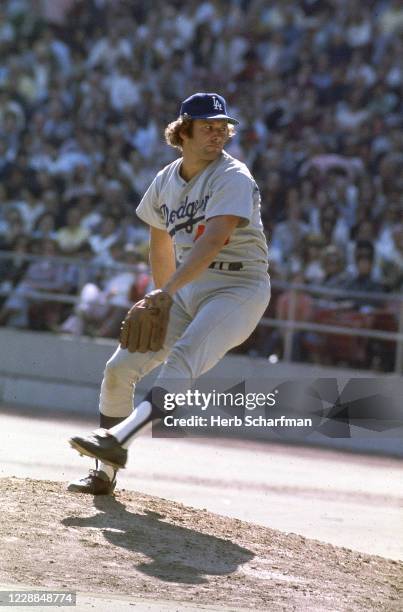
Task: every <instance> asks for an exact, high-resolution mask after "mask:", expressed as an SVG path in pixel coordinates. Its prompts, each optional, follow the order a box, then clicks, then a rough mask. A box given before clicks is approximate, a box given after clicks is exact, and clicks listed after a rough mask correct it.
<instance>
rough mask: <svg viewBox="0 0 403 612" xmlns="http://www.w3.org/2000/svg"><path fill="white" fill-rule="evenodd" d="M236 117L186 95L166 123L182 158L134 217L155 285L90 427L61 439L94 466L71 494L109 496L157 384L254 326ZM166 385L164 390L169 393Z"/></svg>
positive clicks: (246, 177) (256, 306)
mask: <svg viewBox="0 0 403 612" xmlns="http://www.w3.org/2000/svg"><path fill="white" fill-rule="evenodd" d="M236 124H238V121H236V120H235V119H233V118H231V117H230V116H228V114H227V109H226V102H225V100H224V98H223V97H222V96H220V95H218V94H216V93H196V94H194V95H192V96H190V97H189V98H187V99H186V100H185V101H184V102H183V103H182V105H181V108H180V114H179V118H178V119H177V120H175V121H174V122H172V123H170V124H169V125H168V126H167V128H166V130H165V138H166V141H167V143H168V144H169V145H171V146H173V147H176V148H178V149H179V150H180V151H181V156H180V157H179V158H178V159H176V160H175V161H174V162H172V163H171V164H169V165H168V166H166V167H165V168H163V169H162V170H161V171H160V172H159V173H158V174H157V175H156V177H155V179H154V180H153V182H152V183H151V185H150V187H149V188H148V190H147V192H146V193H145V195H144V197H143V199H142V200H141V202H140V204H139V206H138V207H137V210H136V212H137V215H138V216H139V217H140V219H142V220H143V221H145V222H146V223H147V224H148V225H149V226H150V264H151V270H152V275H153V280H154V284H155V290H154V291H152V292H150V293H149V294H147V295H146V296H145V298H144V299H143V300H141V301H140V302H138V303H137V304H135V305H134V306H133V307H132V308H131V309H130V310H129V312H128V314H127V316H126V318H125V320H124V322H123V324H122V328H121V334H120V346H119V347H118V349H117V350H116V352H115V353H114V354H113V355H112V357H111V359H110V360H109V361H108V362H107V364H106V368H105V372H104V378H103V382H102V386H101V394H100V426H101V429H98V430H95V431H94V432H93V433H92V434H90V435H89V436H87V437H80V436H76V437H74V438H72V439H71V440H70V444H71V446H72V447H73V448H75V449H76V450H78V451H79V452H80V453H81V454H84V455H88V456H90V457H95V458H96V469H95V470H91V471H90V473H89V475H88V476H86V477H84V478H82V479H80V480H76V481H74V482H72V483H70V485H69V490H70V491H76V492H82V493H90V494H94V495H97V494H110V493H112V492H113V490H114V488H115V486H116V473H117V470H118V469H119V468H122V467H125V464H126V461H127V449H128V447H129V445H130V443H131V442H132V440H133V438H134V437H135V435H136V434H137V433H138V431H139V430H140V429H141V428H143V427H144V426H145V425H146V424H148V423H150V422H151V421H153V420H155V419H160V418H162V417H163V416H164V411H163V408H162V406H161V402H158V401H156V400H155V398H156V397H158V391H161V392H164V391H170V389H169V388H167V385H168V386H169V382H168V383H167V381H172V385H173V386H172V389H174V390H175V392H177V390H178V389H177V386H176V387H175V381H176V384H177V383H178V381H181V382H182V381H188V383H189V385H190V384H191V381H194V380H195V379H197V378H198V377H199V376H200V375H202V374H203V373H204V372H207V371H208V370H209V369H210V368H212V367H213V366H214V365H215V364H216V363H217V362H218V361H219V360H220V359H221V358H222V357H223V356H224V355H225V353H226V352H227V351H228V350H230V349H231V348H233V347H235V346H237V345H239V344H241V343H242V342H243V341H244V340H245V339H246V338H248V336H249V335H250V334H251V333H252V331H253V330H254V329H255V327H256V325H257V323H258V322H259V320H260V318H261V317H262V315H263V313H264V311H265V310H266V308H267V306H268V303H269V299H270V281H269V276H268V272H267V267H268V252H267V244H266V240H265V236H264V233H263V226H262V222H261V217H260V195H259V190H258V187H257V185H256V183H255V181H254V179H253V177H252V175H251V174H250V172H249V170H248V168H247V167H246V166H245V164H243V163H241V162H240V161H238V160H236V159H234V158H233V157H231V156H230V155H228V153H226V152H225V151H224V146H225V144H226V142H227V141H228V139H229V138H230V137H231V136H232V135H233V134H234V125H236ZM159 364H163V365H162V368H161V370H160V374H159V376H158V377H157V380H156V383H155V387H153V389H152V390H150V392H149V393H148V394H147V395H146V397H145V398H144V400H143V401H141V402H140V403H139V404H138V405H137V406H136V407H135V408H134V410H133V396H134V388H135V384H136V383H137V381H138V380H140V379H141V378H142V377H143V376H144V375H145V374H147V373H148V372H150V371H151V370H152V369H153V368H155V367H156V366H158V365H159ZM171 392H172V391H171Z"/></svg>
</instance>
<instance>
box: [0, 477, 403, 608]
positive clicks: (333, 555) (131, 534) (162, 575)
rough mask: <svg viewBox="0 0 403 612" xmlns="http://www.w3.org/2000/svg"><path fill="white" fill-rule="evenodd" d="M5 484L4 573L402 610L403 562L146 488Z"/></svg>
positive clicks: (23, 580)
mask: <svg viewBox="0 0 403 612" xmlns="http://www.w3.org/2000/svg"><path fill="white" fill-rule="evenodd" d="M0 494H1V500H2V517H1V521H0V543H1V558H0V583H7V584H11V583H12V584H16V585H17V584H18V583H20V584H30V585H36V586H38V587H44V588H50V589H53V588H54V589H56V588H58V589H68V590H78V591H87V592H89V591H92V592H96V593H101V592H104V593H112V594H125V595H130V594H133V595H135V596H136V597H139V596H140V597H142V598H144V599H145V600H151V601H152V600H157V599H159V598H160V599H164V600H167V599H168V600H172V601H173V602H174V601H180V602H188V603H189V604H192V605H194V604H196V603H200V604H203V605H204V606H208V605H211V606H217V605H220V604H221V605H222V606H225V607H228V606H230V607H231V609H234V610H245V609H249V608H251V609H262V610H297V611H300V610H320V611H325V610H329V611H332V612H335V611H341V610H349V611H360V612H361V611H362V610H382V611H397V610H401V601H402V590H400V594H399V587H400V589H403V563H399V562H397V561H391V560H387V559H383V558H382V557H376V556H369V555H364V554H360V553H357V552H353V551H351V550H348V549H346V548H337V547H334V546H331V545H329V544H323V543H321V542H317V541H315V540H308V539H306V538H303V537H301V536H297V535H295V534H284V533H281V532H278V531H274V530H271V529H268V528H265V527H260V526H257V525H253V524H250V523H245V522H243V521H239V520H235V519H230V518H225V517H222V516H218V515H216V514H212V513H209V512H206V511H200V510H195V509H193V508H189V507H186V506H183V505H181V504H178V503H174V502H171V501H168V500H165V499H159V498H154V497H150V496H147V495H144V494H140V493H136V492H127V491H124V490H123V491H119V492H118V493H117V494H116V496H115V497H106V496H101V497H98V498H93V497H92V496H85V495H77V494H71V493H67V492H66V490H65V487H64V485H63V484H60V483H56V482H49V481H37V480H28V479H17V478H3V479H0ZM296 511H298V509H297V508H296Z"/></svg>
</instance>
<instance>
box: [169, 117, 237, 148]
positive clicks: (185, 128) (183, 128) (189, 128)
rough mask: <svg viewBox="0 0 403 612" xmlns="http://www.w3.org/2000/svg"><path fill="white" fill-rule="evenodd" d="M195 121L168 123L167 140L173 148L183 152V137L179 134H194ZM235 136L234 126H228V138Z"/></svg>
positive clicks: (184, 120) (186, 118) (184, 118)
mask: <svg viewBox="0 0 403 612" xmlns="http://www.w3.org/2000/svg"><path fill="white" fill-rule="evenodd" d="M193 121H194V120H193V119H191V118H190V117H179V118H178V119H175V121H172V122H171V123H168V125H167V127H166V128H165V140H166V142H167V144H169V145H170V146H171V147H175V148H176V149H179V151H182V145H183V141H182V137H181V135H180V133H179V132H184V133H185V134H186V135H187V136H189V137H190V136H192V134H193ZM234 135H235V128H234V126H233V125H232V124H230V123H229V124H228V138H232V137H233V136H234Z"/></svg>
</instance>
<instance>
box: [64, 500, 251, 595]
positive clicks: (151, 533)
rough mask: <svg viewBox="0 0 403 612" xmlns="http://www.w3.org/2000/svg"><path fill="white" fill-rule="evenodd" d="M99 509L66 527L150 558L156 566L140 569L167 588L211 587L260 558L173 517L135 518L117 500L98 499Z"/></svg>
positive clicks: (67, 521)
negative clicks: (98, 533) (94, 532)
mask: <svg viewBox="0 0 403 612" xmlns="http://www.w3.org/2000/svg"><path fill="white" fill-rule="evenodd" d="M94 506H95V507H96V508H97V509H98V510H99V511H100V512H99V513H98V514H96V515H95V516H89V517H67V518H65V519H63V520H62V521H61V522H62V524H63V525H64V526H66V527H83V528H86V527H90V528H92V529H94V528H96V529H100V530H102V533H103V535H104V537H105V538H106V540H107V541H108V542H110V543H111V544H112V545H113V546H119V547H121V548H125V549H126V550H129V551H134V552H138V553H141V554H143V555H146V556H147V557H150V558H151V559H152V561H151V562H150V563H140V564H138V565H137V566H136V569H137V570H139V571H141V572H143V573H144V574H147V575H149V576H154V577H156V578H159V579H160V580H164V581H166V582H180V583H187V584H203V583H206V582H208V580H207V578H206V576H215V575H218V576H221V575H225V574H231V573H233V572H235V571H236V570H237V568H238V567H239V566H240V565H242V564H244V563H247V562H248V561H250V560H251V559H252V558H253V557H254V553H252V552H251V551H250V550H248V549H246V548H242V547H241V546H238V545H237V544H233V543H232V542H231V541H229V540H225V539H222V538H217V537H215V536H211V535H208V534H204V533H201V532H199V531H196V530H195V529H192V528H188V527H181V526H178V525H175V524H172V523H170V522H166V521H169V517H166V516H165V515H162V514H159V513H157V512H151V511H147V512H146V513H145V514H136V513H134V512H129V511H128V510H127V509H126V506H125V505H124V504H122V503H121V502H119V501H118V500H117V499H116V498H115V497H113V496H99V497H95V498H94ZM164 519H166V520H164ZM176 520H177V519H176ZM183 520H184V522H190V521H191V518H188V517H184V518H183Z"/></svg>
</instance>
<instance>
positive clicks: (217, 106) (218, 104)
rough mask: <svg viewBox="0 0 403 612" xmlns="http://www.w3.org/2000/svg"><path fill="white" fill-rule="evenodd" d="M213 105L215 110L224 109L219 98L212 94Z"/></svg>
mask: <svg viewBox="0 0 403 612" xmlns="http://www.w3.org/2000/svg"><path fill="white" fill-rule="evenodd" d="M213 106H214V109H215V110H220V111H222V110H224V109H223V106H222V104H221V102H220V100H218V99H217V98H216V97H215V96H213Z"/></svg>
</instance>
